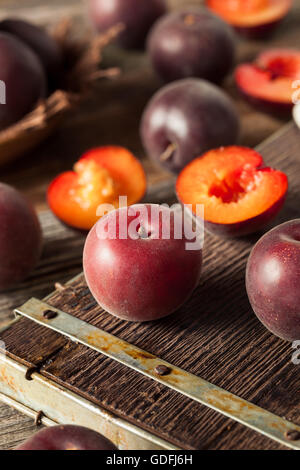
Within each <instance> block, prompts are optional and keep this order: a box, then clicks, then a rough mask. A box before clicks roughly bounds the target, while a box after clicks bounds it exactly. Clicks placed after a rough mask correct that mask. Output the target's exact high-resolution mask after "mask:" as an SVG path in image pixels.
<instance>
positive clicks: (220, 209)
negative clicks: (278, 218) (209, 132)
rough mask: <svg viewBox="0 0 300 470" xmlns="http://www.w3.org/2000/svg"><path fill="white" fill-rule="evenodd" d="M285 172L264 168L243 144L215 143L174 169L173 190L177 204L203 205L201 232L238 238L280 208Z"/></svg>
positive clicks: (285, 186) (258, 156)
mask: <svg viewBox="0 0 300 470" xmlns="http://www.w3.org/2000/svg"><path fill="white" fill-rule="evenodd" d="M287 190H288V179H287V176H286V175H285V174H284V173H282V172H280V171H276V170H273V169H272V168H268V167H264V162H263V159H262V156H261V155H260V154H259V153H258V152H256V151H255V150H252V149H249V148H245V147H237V146H235V147H221V148H219V149H216V150H211V151H209V152H208V153H206V154H204V155H203V156H202V157H199V158H197V159H195V160H193V161H192V162H191V163H190V164H189V165H188V166H187V167H186V168H184V170H183V171H182V172H181V173H180V175H179V177H178V180H177V183H176V191H177V196H178V199H179V200H180V202H181V203H183V204H190V205H192V211H193V213H194V214H196V213H197V209H196V205H197V204H202V205H203V206H204V221H205V228H206V229H207V231H209V232H212V233H215V234H217V235H227V236H242V235H248V234H250V233H253V232H256V231H258V230H260V229H261V228H262V227H263V226H264V225H266V224H267V223H268V222H269V221H270V220H271V219H272V218H273V217H274V216H275V215H277V213H278V212H279V210H280V209H281V207H282V206H283V203H284V200H285V196H286V193H287Z"/></svg>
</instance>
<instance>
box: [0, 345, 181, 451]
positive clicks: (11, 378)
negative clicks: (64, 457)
mask: <svg viewBox="0 0 300 470" xmlns="http://www.w3.org/2000/svg"><path fill="white" fill-rule="evenodd" d="M26 370H27V368H26V366H24V365H23V364H20V363H19V362H16V361H14V360H13V359H10V358H9V357H7V356H5V355H4V354H0V400H3V401H4V402H5V403H7V404H8V405H11V406H13V407H14V408H16V409H17V410H19V411H21V412H22V413H24V414H26V415H28V416H30V417H31V418H33V419H35V418H36V415H37V413H38V412H39V411H40V410H42V411H43V413H44V415H45V416H44V417H43V418H42V422H43V424H45V425H46V426H52V425H55V424H76V425H78V426H85V427H87V428H90V429H94V430H95V431H97V432H100V433H101V434H103V435H104V436H105V437H107V438H108V439H109V440H111V441H112V442H114V444H115V445H116V446H117V447H118V448H119V449H120V450H180V449H179V448H178V447H177V446H175V445H173V444H171V443H170V442H167V441H165V440H164V439H161V438H159V437H157V436H154V435H152V434H150V433H149V432H148V431H145V430H143V429H141V428H140V427H138V426H136V425H134V424H131V423H129V422H127V421H125V420H124V419H122V418H119V417H117V416H114V415H113V414H112V413H109V412H108V411H106V410H104V409H102V408H101V407H99V406H97V405H95V404H94V403H92V402H90V401H88V400H86V399H85V398H82V397H80V396H79V395H77V394H75V393H73V392H71V391H70V390H67V389H66V388H65V387H63V386H62V385H58V384H56V383H55V382H53V380H50V379H48V378H46V377H43V376H42V375H41V374H39V373H38V372H34V373H33V375H32V379H33V380H31V381H28V380H26V378H25V375H26Z"/></svg>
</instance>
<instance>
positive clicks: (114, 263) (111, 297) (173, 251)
mask: <svg viewBox="0 0 300 470" xmlns="http://www.w3.org/2000/svg"><path fill="white" fill-rule="evenodd" d="M133 210H134V213H132V211H133ZM155 210H156V211H159V213H157V212H156V214H157V216H154V217H153V216H152V214H153V212H152V211H155ZM165 221H166V223H168V224H169V225H168V228H169V236H167V237H166V236H165V237H164V235H163V233H166V232H163V230H164V229H163V227H166V226H165V225H163V224H164V222H165ZM132 225H134V227H133V229H131V226H132ZM109 227H115V228H116V230H115V231H114V234H115V236H114V237H109V236H102V233H104V235H105V232H108V230H109ZM177 227H178V226H177ZM131 230H133V232H131V233H132V234H133V235H134V237H132V236H129V235H128V236H127V234H129V233H130V231H131ZM175 233H178V232H176V231H175V217H174V212H173V211H172V210H171V209H169V208H167V207H164V206H157V205H153V204H146V205H142V204H139V205H136V206H132V207H129V208H122V209H119V210H118V211H114V212H110V213H109V214H107V215H105V216H104V217H103V218H102V219H101V220H99V222H98V223H97V224H96V225H95V226H94V227H93V228H92V230H91V231H90V233H89V235H88V237H87V240H86V243H85V247H84V253H83V267H84V274H85V278H86V281H87V284H88V286H89V288H90V290H91V292H92V294H93V296H94V298H95V299H96V300H97V302H98V303H99V305H101V306H102V307H103V309H105V310H106V311H107V312H109V313H110V314H112V315H115V316H117V317H119V318H122V319H124V320H127V321H135V322H144V321H151V320H158V319H159V318H163V317H165V316H167V315H170V314H171V313H173V312H175V311H176V310H177V309H178V308H179V307H180V306H181V305H182V304H183V303H184V302H185V301H186V300H187V299H188V298H189V296H190V295H191V294H192V292H193V290H194V289H195V287H196V286H197V284H198V281H199V277H200V272H201V264H202V250H201V248H200V247H198V246H197V247H196V248H195V249H192V250H189V249H187V247H186V242H187V239H186V238H185V236H183V237H181V238H179V237H176V236H175Z"/></svg>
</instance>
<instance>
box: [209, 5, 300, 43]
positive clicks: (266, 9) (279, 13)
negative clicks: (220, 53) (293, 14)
mask: <svg viewBox="0 0 300 470" xmlns="http://www.w3.org/2000/svg"><path fill="white" fill-rule="evenodd" d="M206 3H207V6H208V7H209V8H211V9H212V10H213V11H214V12H215V13H216V14H218V15H219V16H221V17H222V18H223V19H224V20H225V21H227V22H228V23H229V24H231V25H232V26H233V27H235V28H236V30H237V31H238V32H239V33H241V34H244V35H245V36H249V37H262V36H264V35H266V34H267V33H269V32H271V31H272V30H273V29H274V28H275V27H276V26H277V25H278V24H279V22H280V21H281V20H282V19H283V18H284V17H285V16H286V15H287V13H288V12H289V10H290V8H291V6H292V0H207V2H206Z"/></svg>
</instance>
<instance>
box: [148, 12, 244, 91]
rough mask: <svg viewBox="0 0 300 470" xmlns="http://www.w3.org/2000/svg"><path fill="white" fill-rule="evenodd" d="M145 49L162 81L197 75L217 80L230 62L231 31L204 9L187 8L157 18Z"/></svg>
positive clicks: (232, 54) (231, 51)
mask: <svg viewBox="0 0 300 470" xmlns="http://www.w3.org/2000/svg"><path fill="white" fill-rule="evenodd" d="M147 49H148V52H149V54H150V58H151V61H152V64H153V67H154V69H155V71H156V72H157V74H158V75H159V76H160V77H161V78H162V79H163V80H164V81H165V82H170V81H173V80H179V79H181V78H187V77H199V78H204V79H205V80H209V81H212V82H215V83H219V82H221V81H222V80H223V79H224V77H225V76H226V75H227V74H228V72H229V71H230V69H231V68H232V66H233V63H234V56H235V41H234V33H233V31H232V29H231V27H230V26H229V25H227V24H226V23H225V22H224V21H223V20H221V19H220V18H218V17H217V16H215V15H214V14H213V13H211V12H210V11H208V10H207V9H205V8H189V9H185V10H182V11H178V12H174V13H170V14H168V15H165V16H164V17H163V18H161V19H160V20H159V21H157V23H156V24H155V25H154V26H153V28H152V30H151V32H150V34H149V39H148V46H147Z"/></svg>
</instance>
